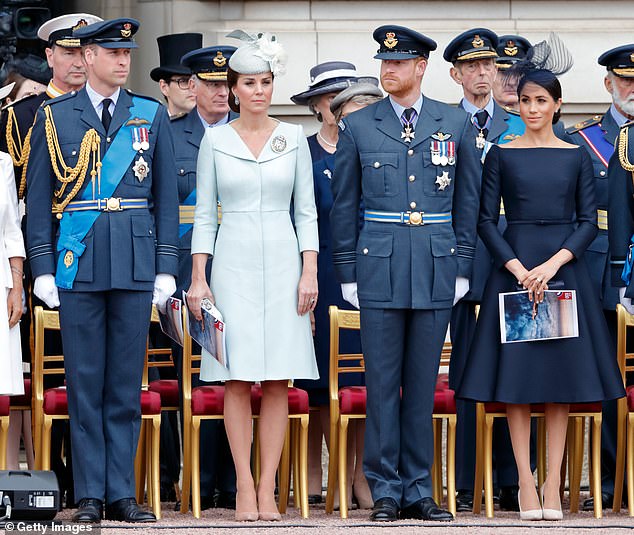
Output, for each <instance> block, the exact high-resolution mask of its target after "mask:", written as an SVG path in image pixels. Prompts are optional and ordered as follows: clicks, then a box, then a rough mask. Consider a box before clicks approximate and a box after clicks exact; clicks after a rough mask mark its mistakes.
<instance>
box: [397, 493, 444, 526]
mask: <svg viewBox="0 0 634 535" xmlns="http://www.w3.org/2000/svg"><path fill="white" fill-rule="evenodd" d="M401 518H403V519H405V518H413V519H415V520H433V521H435V522H449V521H451V520H453V515H452V514H451V513H450V512H449V511H445V510H444V509H441V508H440V507H438V505H437V504H436V502H435V501H434V499H433V498H423V499H422V500H418V501H417V502H416V503H413V504H412V505H410V506H409V507H406V508H405V509H403V510H402V511H401Z"/></svg>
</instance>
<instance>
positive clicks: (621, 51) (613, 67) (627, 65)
mask: <svg viewBox="0 0 634 535" xmlns="http://www.w3.org/2000/svg"><path fill="white" fill-rule="evenodd" d="M598 61H599V65H603V66H604V67H607V69H608V71H612V72H613V73H614V74H616V75H617V76H620V77H621V78H634V44H629V45H623V46H617V47H616V48H613V49H611V50H608V51H607V52H604V53H603V54H601V55H600V56H599V60H598Z"/></svg>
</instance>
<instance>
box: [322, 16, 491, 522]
mask: <svg viewBox="0 0 634 535" xmlns="http://www.w3.org/2000/svg"><path fill="white" fill-rule="evenodd" d="M373 37H374V39H375V40H376V41H377V42H378V43H379V51H378V53H377V54H376V56H374V57H375V58H377V59H380V60H381V84H382V86H383V89H385V91H387V92H388V93H389V96H388V97H387V98H385V99H383V100H381V101H380V102H378V103H376V104H373V105H370V106H368V107H366V108H364V109H362V110H359V111H357V112H355V113H353V114H351V115H349V116H348V117H346V118H345V119H344V120H343V121H342V122H341V125H340V133H339V142H338V144H337V152H336V164H335V172H334V175H333V180H332V189H333V197H334V202H333V207H332V211H331V229H332V244H333V245H332V249H333V260H334V265H335V270H336V273H337V277H338V278H339V280H340V282H341V283H342V293H343V296H344V299H346V301H348V302H350V303H351V304H353V305H354V306H356V307H359V305H360V306H361V343H362V347H363V350H364V355H365V363H366V376H365V377H366V385H367V420H366V437H365V452H364V462H363V466H364V472H365V475H366V478H367V480H368V484H369V486H370V490H371V491H372V497H373V499H374V508H373V510H372V513H371V515H370V519H371V520H373V521H392V520H396V519H397V518H399V510H400V517H401V518H416V519H423V520H436V521H438V520H452V519H453V516H452V515H451V513H449V512H447V511H444V510H443V509H441V508H440V507H438V505H437V504H436V503H435V502H434V500H433V498H432V497H431V495H432V490H431V471H430V470H431V466H432V462H433V455H434V445H433V432H432V419H431V416H432V411H433V404H434V389H435V384H436V376H437V373H438V363H439V358H440V353H441V350H442V346H443V343H444V340H445V333H446V331H447V326H448V323H449V317H450V315H451V307H452V304H453V303H454V299H460V298H461V297H463V296H464V294H466V293H467V291H468V290H469V277H471V269H472V261H473V254H474V250H475V244H476V222H477V215H478V191H479V180H480V178H479V176H480V165H479V162H478V156H479V155H478V153H476V150H475V136H474V134H473V127H472V125H471V121H470V118H469V117H468V116H467V114H466V113H465V112H464V111H463V110H460V109H457V108H455V107H452V106H449V105H447V104H444V103H441V102H437V101H435V100H432V99H430V98H428V97H425V96H423V95H421V91H420V86H421V82H422V78H423V74H424V73H425V70H426V67H427V61H428V57H429V53H430V52H431V51H432V50H435V49H436V43H435V42H434V41H433V40H432V39H429V38H428V37H426V36H424V35H422V34H420V33H418V32H416V31H413V30H410V29H408V28H404V27H402V26H395V25H387V26H381V27H379V28H377V29H376V30H375V31H374V34H373ZM361 197H363V202H364V205H365V213H364V219H365V224H364V227H363V229H362V230H361V231H360V230H359V225H358V217H359V204H360V200H361ZM452 213H453V215H452ZM357 285H358V294H357ZM401 391H402V398H401Z"/></svg>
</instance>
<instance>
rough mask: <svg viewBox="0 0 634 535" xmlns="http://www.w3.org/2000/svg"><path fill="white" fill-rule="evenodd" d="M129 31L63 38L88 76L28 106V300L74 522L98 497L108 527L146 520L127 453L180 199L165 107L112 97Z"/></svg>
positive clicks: (89, 515) (169, 269) (109, 25)
mask: <svg viewBox="0 0 634 535" xmlns="http://www.w3.org/2000/svg"><path fill="white" fill-rule="evenodd" d="M138 27H139V23H138V22H137V21H136V20H134V19H115V20H109V21H103V22H98V23H95V24H91V25H89V26H86V27H84V28H80V29H78V30H77V31H76V32H74V34H73V35H74V37H76V38H79V39H80V40H81V44H82V53H83V57H84V62H85V64H86V68H87V74H88V81H87V83H86V86H85V87H84V88H83V89H82V90H80V91H72V92H70V93H67V94H66V95H63V96H61V97H58V98H56V99H53V100H51V101H49V102H47V104H46V105H45V106H44V107H43V108H41V109H40V110H39V111H38V113H37V115H36V119H35V125H34V127H33V133H32V141H31V158H30V159H29V167H28V171H27V183H28V191H29V195H28V197H27V203H28V212H29V220H28V225H27V249H28V254H29V259H30V261H31V267H32V270H33V275H34V277H35V284H34V289H33V291H34V293H35V294H36V295H37V296H38V297H39V298H40V299H42V300H43V301H44V302H45V303H46V304H47V305H48V306H50V307H54V306H58V305H59V309H60V324H61V331H62V342H63V345H64V356H65V362H64V364H65V368H66V384H67V387H68V412H69V415H70V424H71V442H72V450H73V477H74V482H75V498H76V499H77V500H78V501H79V508H78V510H77V511H76V512H75V514H74V515H73V520H74V521H75V522H100V520H101V517H102V512H103V506H104V502H105V518H106V519H107V520H119V521H127V522H150V521H154V520H156V519H155V517H154V515H153V514H152V513H149V512H146V511H143V510H142V509H140V508H139V506H138V505H137V503H136V501H135V499H134V495H135V486H134V456H135V452H136V446H137V441H138V436H139V427H140V423H141V406H140V392H141V378H142V372H143V363H144V359H145V347H146V341H147V334H148V329H149V323H150V313H151V306H152V303H155V304H156V305H157V306H158V307H159V308H160V307H164V306H165V303H166V301H167V299H168V298H169V296H170V295H171V294H172V293H173V292H174V289H175V287H176V284H175V275H176V274H177V269H178V242H177V240H178V197H177V189H176V181H175V177H174V152H173V148H172V140H171V133H170V131H169V123H168V118H167V114H166V111H165V108H164V107H163V106H162V105H161V104H160V103H159V102H158V101H155V100H154V99H150V98H147V97H142V96H138V95H134V94H132V93H130V92H128V91H126V90H123V89H122V86H123V84H125V82H126V80H127V77H128V74H129V70H130V54H131V49H132V48H136V44H135V42H134V39H133V37H132V36H133V35H134V33H135V32H136V30H137V29H138ZM52 154H55V158H52V157H51V155H52ZM51 207H52V212H53V215H51Z"/></svg>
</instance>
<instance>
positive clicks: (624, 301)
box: [619, 286, 634, 314]
mask: <svg viewBox="0 0 634 535" xmlns="http://www.w3.org/2000/svg"><path fill="white" fill-rule="evenodd" d="M626 289H627V288H626V287H625V286H623V287H622V288H619V301H620V303H621V305H623V306H624V307H625V310H627V312H628V314H634V305H633V304H632V299H631V298H629V297H625V290H626Z"/></svg>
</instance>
